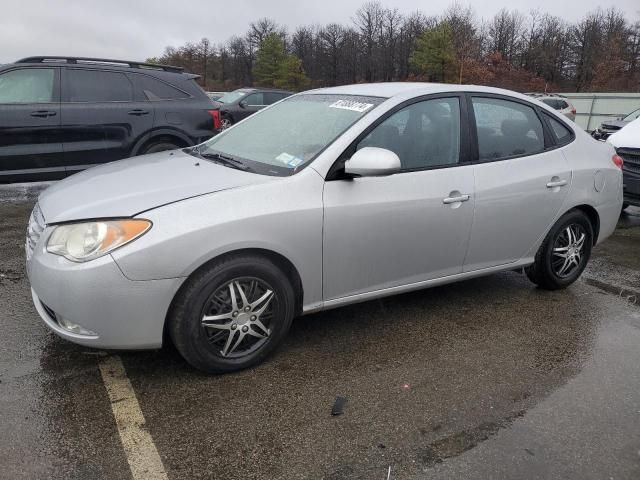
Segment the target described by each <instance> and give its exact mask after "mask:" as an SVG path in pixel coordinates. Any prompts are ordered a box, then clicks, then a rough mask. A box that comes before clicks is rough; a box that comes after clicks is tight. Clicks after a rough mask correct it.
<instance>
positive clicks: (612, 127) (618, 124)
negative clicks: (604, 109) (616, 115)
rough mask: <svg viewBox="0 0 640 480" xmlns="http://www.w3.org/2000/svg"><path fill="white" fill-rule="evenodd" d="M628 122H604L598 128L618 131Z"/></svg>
mask: <svg viewBox="0 0 640 480" xmlns="http://www.w3.org/2000/svg"><path fill="white" fill-rule="evenodd" d="M627 123H629V122H624V121H622V120H607V121H606V122H602V125H600V128H606V129H608V130H620V129H621V128H622V127H624V126H625V125H626V124H627Z"/></svg>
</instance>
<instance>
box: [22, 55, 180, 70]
mask: <svg viewBox="0 0 640 480" xmlns="http://www.w3.org/2000/svg"><path fill="white" fill-rule="evenodd" d="M16 63H71V64H102V65H113V66H117V67H129V68H145V69H150V70H164V71H165V72H174V73H182V72H183V71H184V68H182V67H173V66H171V65H159V64H157V63H145V62H130V61H128V60H112V59H108V58H91V57H57V56H43V57H26V58H22V59H20V60H18V61H17V62H16Z"/></svg>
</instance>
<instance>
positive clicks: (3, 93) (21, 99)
mask: <svg viewBox="0 0 640 480" xmlns="http://www.w3.org/2000/svg"><path fill="white" fill-rule="evenodd" d="M54 78H55V70H54V69H53V68H25V69H21V70H11V71H9V72H6V73H3V74H2V75H0V103H49V102H52V101H53V98H54V92H53V84H54Z"/></svg>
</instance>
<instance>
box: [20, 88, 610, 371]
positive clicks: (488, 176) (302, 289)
mask: <svg viewBox="0 0 640 480" xmlns="http://www.w3.org/2000/svg"><path fill="white" fill-rule="evenodd" d="M87 163H91V162H90V161H87ZM621 166H622V160H621V159H620V158H619V157H618V156H617V155H615V151H614V150H613V147H611V146H610V145H608V144H605V143H601V142H597V141H595V140H593V139H592V138H591V137H589V135H587V134H586V133H584V132H582V131H581V130H580V129H578V128H577V127H576V126H575V125H574V124H573V123H571V122H567V121H566V119H565V118H563V117H562V116H559V115H558V114H556V112H555V111H553V110H552V109H551V108H548V107H547V106H545V105H542V104H540V103H538V102H536V101H535V100H533V101H532V100H531V99H529V98H528V97H526V96H523V95H520V94H517V93H514V92H510V91H506V90H499V89H494V88H486V87H473V86H465V85H460V86H457V85H437V84H421V83H387V84H371V85H353V86H344V87H335V88H328V89H322V90H314V91H310V92H305V93H301V94H298V95H294V96H292V97H289V98H287V99H285V100H283V101H281V102H279V103H277V104H275V105H273V106H271V107H269V108H267V109H265V110H263V111H261V112H260V113H258V114H256V115H254V116H252V117H249V118H248V119H246V120H244V121H242V122H240V123H238V124H236V125H234V126H233V127H232V128H230V129H228V130H226V131H224V132H223V133H221V134H219V135H218V136H216V137H214V138H212V139H211V140H209V141H207V142H205V143H203V144H201V145H198V146H197V147H194V148H188V149H184V150H177V151H171V152H160V153H156V154H151V155H147V156H141V157H137V158H132V159H128V160H123V161H119V162H114V163H110V164H107V165H104V166H100V167H96V168H92V169H90V170H87V171H85V172H82V173H79V174H76V175H73V176H72V177H70V178H68V179H66V180H64V181H62V182H60V183H58V184H56V185H55V186H52V187H51V188H49V189H48V190H46V191H45V192H43V194H42V195H41V196H40V198H39V201H38V204H37V205H36V207H35V208H34V211H33V214H32V216H31V219H30V221H29V227H28V235H27V242H26V251H27V269H28V274H29V278H30V281H31V286H32V292H33V300H34V303H35V306H36V309H37V311H38V312H39V314H40V315H41V317H42V319H43V320H44V322H45V323H46V324H47V326H48V327H49V328H51V329H52V330H53V331H54V332H56V333H57V334H58V335H60V336H62V337H64V338H66V339H68V340H71V341H73V342H76V343H79V344H82V345H87V346H93V347H100V348H123V349H142V348H157V347H160V346H161V345H162V343H163V341H166V340H168V339H170V340H171V341H172V342H173V343H174V344H175V346H176V347H177V349H178V350H179V351H180V352H181V354H182V355H183V356H184V358H185V359H186V360H187V361H188V362H189V363H191V364H192V365H193V366H195V367H197V368H199V369H202V370H205V371H209V372H228V371H233V370H237V369H240V368H246V367H248V366H251V365H254V364H256V363H258V362H260V361H262V360H263V359H264V358H265V357H267V355H269V354H270V353H271V352H272V351H273V350H274V348H275V347H276V346H277V345H278V344H279V343H280V342H281V341H282V339H283V338H284V336H285V335H286V333H287V330H288V329H289V326H290V325H291V322H292V320H293V318H294V317H296V316H298V315H303V314H307V313H310V312H316V311H319V310H323V309H328V308H334V307H339V306H342V305H347V304H350V303H355V302H361V301H365V300H370V299H373V298H378V297H383V296H386V295H392V294H396V293H400V292H406V291H410V290H416V289H421V288H426V287H431V286H434V285H440V284H444V283H449V282H455V281H458V280H463V279H467V278H471V277H477V276H481V275H488V274H491V273H495V272H499V271H503V270H514V269H521V270H524V272H525V273H526V274H527V276H528V277H529V278H530V279H531V280H532V281H533V282H534V283H535V284H537V285H538V286H539V287H540V288H546V289H559V288H564V287H567V286H568V285H570V284H571V283H573V282H574V281H575V280H576V279H577V278H578V277H579V276H580V274H581V273H582V271H583V270H584V268H585V266H586V264H587V262H588V260H589V255H590V253H591V249H592V247H593V246H594V245H596V244H597V243H599V242H602V241H603V240H604V239H606V238H607V237H608V236H609V235H610V234H611V233H612V232H613V230H614V228H615V225H616V221H617V219H618V216H619V214H620V209H621V206H622V173H621Z"/></svg>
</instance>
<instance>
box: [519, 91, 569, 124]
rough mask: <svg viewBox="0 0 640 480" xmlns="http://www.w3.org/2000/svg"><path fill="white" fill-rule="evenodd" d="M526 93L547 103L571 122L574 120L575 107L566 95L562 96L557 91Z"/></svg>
mask: <svg viewBox="0 0 640 480" xmlns="http://www.w3.org/2000/svg"><path fill="white" fill-rule="evenodd" d="M526 95H528V96H530V97H533V98H535V99H536V100H539V101H540V102H542V103H544V104H545V105H549V106H550V107H551V108H553V109H554V110H555V111H557V112H558V113H559V114H560V115H564V116H565V117H567V118H568V119H569V120H571V121H572V122H575V121H576V107H574V106H573V105H571V103H569V100H568V99H567V97H563V96H562V95H558V94H557V93H527V94H526Z"/></svg>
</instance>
